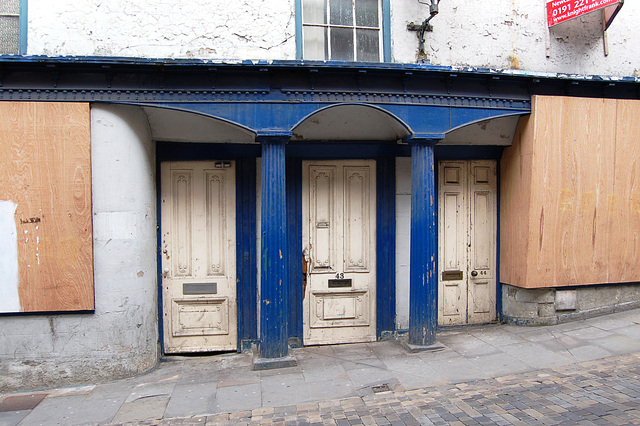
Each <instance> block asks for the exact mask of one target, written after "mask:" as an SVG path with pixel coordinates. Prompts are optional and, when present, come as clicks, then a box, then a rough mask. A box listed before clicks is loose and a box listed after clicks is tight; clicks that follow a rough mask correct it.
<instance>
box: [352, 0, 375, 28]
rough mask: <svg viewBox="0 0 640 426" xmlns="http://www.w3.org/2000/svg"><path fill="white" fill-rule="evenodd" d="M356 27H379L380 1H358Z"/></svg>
mask: <svg viewBox="0 0 640 426" xmlns="http://www.w3.org/2000/svg"><path fill="white" fill-rule="evenodd" d="M356 25H357V26H359V27H377V26H378V0H356Z"/></svg>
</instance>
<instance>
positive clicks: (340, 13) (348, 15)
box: [329, 0, 353, 25]
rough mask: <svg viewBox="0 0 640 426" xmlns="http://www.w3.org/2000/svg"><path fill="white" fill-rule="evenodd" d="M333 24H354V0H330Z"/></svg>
mask: <svg viewBox="0 0 640 426" xmlns="http://www.w3.org/2000/svg"><path fill="white" fill-rule="evenodd" d="M329 9H330V11H331V12H330V13H331V15H330V16H331V21H330V22H331V25H353V3H352V0H330V3H329Z"/></svg>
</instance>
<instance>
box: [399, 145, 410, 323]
mask: <svg viewBox="0 0 640 426" xmlns="http://www.w3.org/2000/svg"><path fill="white" fill-rule="evenodd" d="M410 240H411V158H406V157H399V158H396V329H397V330H407V329H408V328H409V258H410V257H411V250H410V245H411V244H410Z"/></svg>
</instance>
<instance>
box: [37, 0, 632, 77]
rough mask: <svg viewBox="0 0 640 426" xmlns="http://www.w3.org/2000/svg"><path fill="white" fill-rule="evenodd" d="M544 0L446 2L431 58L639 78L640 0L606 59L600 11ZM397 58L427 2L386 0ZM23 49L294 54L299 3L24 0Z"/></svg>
mask: <svg viewBox="0 0 640 426" xmlns="http://www.w3.org/2000/svg"><path fill="white" fill-rule="evenodd" d="M545 4H546V2H545V1H544V0H538V1H531V0H495V1H491V2H469V1H464V0H446V1H443V2H441V3H440V13H439V14H438V15H437V16H436V17H435V18H434V19H433V20H432V23H433V25H434V27H435V30H434V31H433V32H432V33H427V34H426V49H425V50H426V53H427V59H428V60H429V61H430V62H431V63H432V64H435V65H445V66H472V67H488V68H498V69H509V68H517V69H521V70H528V71H536V72H553V73H578V74H595V75H626V76H629V75H634V73H635V74H637V75H640V32H638V31H637V29H636V19H637V17H638V16H640V2H637V1H627V2H626V3H625V5H624V7H623V8H622V10H621V12H620V14H619V15H618V17H617V18H616V19H615V21H614V22H613V25H612V26H611V27H610V28H609V31H608V37H609V51H610V54H609V56H608V57H605V55H604V51H603V43H602V26H601V18H600V15H601V14H600V12H595V13H592V14H590V15H587V16H585V17H581V18H578V19H574V20H572V21H569V22H566V23H563V24H560V25H558V26H555V27H553V28H552V29H550V30H549V29H548V28H547V24H546V8H545ZM391 14H392V17H391V39H392V58H393V61H394V62H400V63H414V62H416V61H417V60H418V59H419V57H418V55H417V48H418V42H417V37H416V33H415V32H411V31H408V30H407V29H406V26H407V23H409V22H415V23H421V22H422V21H423V20H424V19H425V18H426V17H427V15H428V6H426V5H424V4H420V3H418V1H416V0H394V1H392V2H391ZM28 27H29V29H28V54H30V55H49V56H57V55H63V56H66V55H96V56H129V57H142V58H201V59H219V60H227V59H229V60H246V59H266V60H271V59H282V60H289V59H295V57H296V51H295V50H296V47H295V1H294V0H264V1H260V2H251V1H248V0H241V1H231V2H229V1H223V0H185V1H181V2H175V1H170V0H153V1H147V2H130V1H126V0H113V1H110V2H103V1H99V0H59V1H55V2H52V1H48V0H30V1H29V18H28Z"/></svg>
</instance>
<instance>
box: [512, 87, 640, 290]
mask: <svg viewBox="0 0 640 426" xmlns="http://www.w3.org/2000/svg"><path fill="white" fill-rule="evenodd" d="M638 113H640V102H638V101H622V100H611V99H581V98H565V97H548V96H535V97H534V102H533V113H532V116H531V117H530V118H529V119H528V120H527V121H526V122H525V123H526V127H527V128H526V129H524V130H523V131H522V134H521V137H520V138H516V139H515V140H514V146H512V147H510V148H508V149H507V150H505V155H504V157H503V160H502V163H501V165H502V184H501V189H502V193H501V197H502V198H501V199H502V206H501V220H502V223H501V247H502V248H501V281H502V282H505V283H508V284H512V285H517V286H520V287H525V288H538V287H558V286H572V285H587V284H605V283H623V282H633V281H638V280H640V267H639V266H638V262H637V259H638V254H639V251H640V248H639V245H640V236H639V235H640V224H639V223H638V220H639V217H638V213H637V210H638V208H637V207H634V206H637V205H638V203H640V195H638V194H639V182H640V181H639V178H638V172H639V171H640V170H639V169H638V167H639V162H640V153H639V148H638V143H637V141H638V138H639V135H640V125H639V124H638V122H637V120H635V118H634V117H637V116H638ZM529 150H530V152H531V155H525V154H524V153H525V152H528V151H529ZM527 182H530V184H528V185H527Z"/></svg>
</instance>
